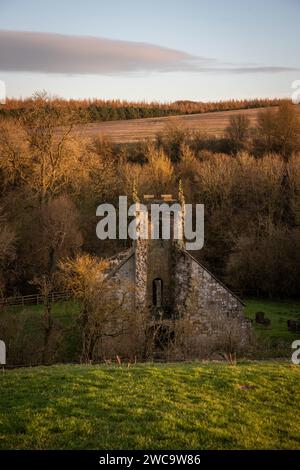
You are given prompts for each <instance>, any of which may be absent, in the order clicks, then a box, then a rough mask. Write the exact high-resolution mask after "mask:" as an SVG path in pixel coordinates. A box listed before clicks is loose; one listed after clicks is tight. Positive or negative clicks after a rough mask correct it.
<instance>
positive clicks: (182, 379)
mask: <svg viewBox="0 0 300 470" xmlns="http://www.w3.org/2000/svg"><path fill="white" fill-rule="evenodd" d="M0 387H1V400H0V448H1V449H300V420H299V417H298V405H297V403H298V402H299V397H300V366H294V365H291V364H290V363H288V362H283V361H281V362H277V361H273V362H271V361H269V362H262V363H258V362H256V363H255V362H242V363H239V364H238V365H236V366H234V365H233V366H232V365H229V364H226V363H189V364H187V363H181V364H161V365H153V364H138V365H133V366H131V367H130V368H127V367H126V365H124V366H122V367H117V366H114V365H109V366H106V365H101V366H83V365H58V366H52V367H36V368H26V369H18V370H7V371H5V372H4V373H3V374H2V373H1V375H0Z"/></svg>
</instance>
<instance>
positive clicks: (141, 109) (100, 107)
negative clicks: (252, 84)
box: [0, 98, 282, 123]
mask: <svg viewBox="0 0 300 470" xmlns="http://www.w3.org/2000/svg"><path fill="white" fill-rule="evenodd" d="M281 102H282V100H279V99H267V98H266V99H246V100H227V101H218V102H197V101H188V100H181V101H175V102H170V103H159V102H144V101H141V102H129V101H124V100H100V99H89V100H88V99H85V100H74V99H72V100H65V99H60V98H52V99H51V100H49V99H48V108H49V106H50V104H51V107H52V108H53V109H54V112H55V110H56V109H57V108H59V109H64V110H65V114H66V113H67V112H68V113H70V114H71V115H72V116H73V119H74V118H75V120H76V122H77V123H84V122H99V121H116V120H123V119H140V118H149V117H163V116H171V115H181V114H195V113H206V112H215V111H229V110H237V109H248V108H260V107H268V106H278V105H279V104H280V103H281ZM32 107H35V98H26V99H12V98H10V99H7V101H6V104H5V105H2V106H1V108H0V116H4V117H5V116H6V117H9V116H12V117H18V116H22V115H23V114H26V113H27V111H28V108H32Z"/></svg>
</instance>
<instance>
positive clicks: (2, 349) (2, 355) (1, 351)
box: [0, 340, 6, 366]
mask: <svg viewBox="0 0 300 470" xmlns="http://www.w3.org/2000/svg"><path fill="white" fill-rule="evenodd" d="M0 364H1V365H2V366H4V365H5V364H6V346H5V343H4V341H1V340H0Z"/></svg>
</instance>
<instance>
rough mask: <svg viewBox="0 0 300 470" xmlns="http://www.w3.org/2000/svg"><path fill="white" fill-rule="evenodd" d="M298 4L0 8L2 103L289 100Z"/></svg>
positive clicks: (180, 2)
mask: <svg viewBox="0 0 300 470" xmlns="http://www.w3.org/2000/svg"><path fill="white" fill-rule="evenodd" d="M299 18H300V0H264V1H261V0H243V1H241V0H227V1H226V0H223V1H222V0H151V1H150V0H139V1H138V0H123V1H121V0H109V1H107V0H105V1H104V0H84V1H83V0H72V1H69V0H60V1H58V0H51V1H50V0H40V1H37V0H26V1H24V0H0V80H2V82H4V83H5V86H6V94H7V96H9V97H26V96H30V95H31V94H32V93H34V92H35V91H41V90H46V91H48V93H49V94H50V95H51V96H60V97H65V98H104V99H126V100H146V101H150V100H158V101H163V102H166V101H175V100H179V99H180V100H181V99H189V100H195V101H212V100H213V101H216V100H225V99H231V98H234V99H242V98H255V97H290V96H291V94H292V83H293V82H294V81H295V80H299V79H300V54H299Z"/></svg>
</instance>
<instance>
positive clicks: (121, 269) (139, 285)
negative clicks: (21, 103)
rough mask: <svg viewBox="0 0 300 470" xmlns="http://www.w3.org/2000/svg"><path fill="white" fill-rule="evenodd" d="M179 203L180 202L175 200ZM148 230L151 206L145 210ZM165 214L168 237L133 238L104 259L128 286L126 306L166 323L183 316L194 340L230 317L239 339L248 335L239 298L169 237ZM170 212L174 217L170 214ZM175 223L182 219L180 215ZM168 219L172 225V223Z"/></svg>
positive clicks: (212, 333) (150, 199)
mask: <svg viewBox="0 0 300 470" xmlns="http://www.w3.org/2000/svg"><path fill="white" fill-rule="evenodd" d="M142 202H143V204H144V205H145V206H146V207H147V208H149V209H150V205H151V204H153V203H156V204H162V203H165V204H168V205H171V204H174V203H175V202H178V200H176V199H173V198H172V196H170V195H162V196H161V197H160V198H155V197H154V196H152V195H146V196H144V198H143V201H142ZM180 203H181V202H180ZM148 214H149V220H148V227H149V230H151V224H152V221H151V211H150V210H148ZM170 217H171V227H172V226H173V230H171V237H170V239H167V240H166V239H162V238H159V239H152V238H151V236H149V237H148V239H137V240H136V241H134V242H133V246H132V248H130V249H129V250H127V251H124V252H121V253H120V254H118V255H117V256H115V257H113V258H111V260H110V266H111V268H110V277H112V278H114V279H115V280H117V282H118V283H119V285H120V287H121V286H122V283H125V282H128V281H129V282H130V283H132V285H133V286H134V288H133V289H132V292H130V295H129V303H130V308H131V309H132V311H135V312H136V315H138V314H139V311H141V310H143V311H145V310H147V312H148V313H149V320H150V322H152V323H153V324H155V322H157V321H160V322H165V324H167V325H169V327H170V328H172V325H174V324H175V323H176V321H177V320H178V319H182V318H186V319H187V320H188V321H189V323H190V324H191V325H192V335H193V337H194V338H196V339H197V338H198V339H199V341H200V342H201V341H203V340H204V339H205V341H206V342H209V341H214V340H215V339H216V338H217V337H218V335H220V334H221V333H222V331H223V330H224V325H226V324H228V323H229V322H230V320H234V324H235V328H236V327H237V328H238V330H239V331H238V335H239V336H240V338H241V340H242V341H243V339H244V340H245V339H246V338H247V337H248V336H249V331H250V326H249V321H248V320H246V318H245V316H244V304H243V303H242V302H241V300H240V299H239V298H238V297H237V296H236V295H235V294H234V293H233V292H231V291H230V289H229V288H228V287H226V286H225V285H224V284H223V283H222V282H220V281H219V280H218V279H217V278H216V277H215V276H214V275H213V274H212V273H211V272H210V271H209V270H208V269H207V268H205V266H203V265H202V264H201V263H200V262H199V261H197V260H196V259H195V258H194V257H193V256H192V255H191V254H190V253H189V252H188V251H187V250H186V249H185V243H184V240H177V239H174V236H173V235H174V220H173V222H172V213H170ZM173 218H174V217H173ZM176 223H182V224H183V223H184V222H183V219H180V220H179V221H178V220H177V222H176ZM172 224H173V225H172Z"/></svg>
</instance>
